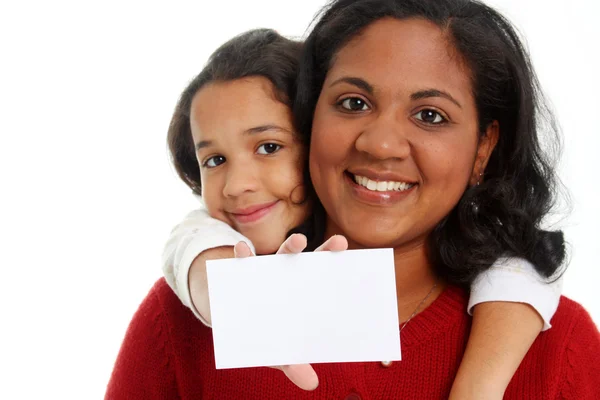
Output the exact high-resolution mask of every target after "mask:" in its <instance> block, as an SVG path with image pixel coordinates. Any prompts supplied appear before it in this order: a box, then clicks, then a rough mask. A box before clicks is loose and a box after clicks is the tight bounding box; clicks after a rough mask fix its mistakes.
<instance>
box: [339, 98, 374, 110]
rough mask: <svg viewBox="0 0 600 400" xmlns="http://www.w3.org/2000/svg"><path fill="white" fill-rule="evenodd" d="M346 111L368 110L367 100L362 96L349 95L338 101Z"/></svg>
mask: <svg viewBox="0 0 600 400" xmlns="http://www.w3.org/2000/svg"><path fill="white" fill-rule="evenodd" d="M338 104H339V105H340V106H342V108H343V109H344V110H346V111H367V110H368V109H369V106H368V105H367V102H366V101H364V100H363V99H361V98H360V97H347V98H345V99H343V100H342V101H341V102H340V103H338Z"/></svg>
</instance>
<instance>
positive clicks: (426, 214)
mask: <svg viewBox="0 0 600 400" xmlns="http://www.w3.org/2000/svg"><path fill="white" fill-rule="evenodd" d="M459 3H460V4H459V5H460V6H461V7H460V8H457V7H449V5H450V2H440V1H430V2H428V1H420V2H418V3H417V2H415V3H414V4H413V3H411V2H393V1H389V2H386V1H339V2H335V3H333V4H332V6H331V8H330V9H329V10H327V11H326V12H325V14H324V15H323V16H322V18H321V19H320V21H319V22H318V23H317V25H316V26H315V29H314V31H313V32H312V33H311V35H310V36H309V38H308V40H307V49H306V53H305V56H306V59H305V60H304V61H305V63H304V65H305V68H306V70H304V71H302V73H301V76H300V79H299V86H298V88H299V90H298V96H297V104H296V106H295V107H296V110H295V111H296V116H297V117H298V120H299V121H300V126H301V128H302V130H301V133H302V134H305V135H306V137H307V138H309V137H310V146H311V151H310V172H311V177H312V181H313V184H314V186H315V190H316V192H317V194H318V195H319V198H320V199H321V200H322V202H323V205H324V208H325V210H326V213H327V221H326V226H325V228H326V234H327V236H329V235H332V234H335V233H341V234H343V235H345V236H346V237H348V239H349V242H350V245H351V247H353V248H365V247H384V246H390V247H394V249H395V256H396V271H397V273H396V275H397V277H396V278H397V279H396V280H397V283H398V306H399V311H400V315H401V319H402V320H404V321H406V320H407V319H409V316H410V315H411V314H412V312H413V311H414V309H415V306H417V305H418V304H419V303H421V301H423V299H426V301H425V306H426V307H427V308H426V309H425V310H424V311H423V312H422V313H420V314H418V315H417V316H415V317H414V318H413V319H411V320H410V323H409V324H407V325H405V327H406V329H404V330H403V331H402V334H403V359H404V361H402V362H401V363H395V364H393V365H392V366H391V367H390V368H387V369H386V368H383V367H381V366H380V365H374V364H373V363H370V364H369V363H356V364H354V363H353V364H342V365H335V364H334V365H316V366H315V369H316V370H317V373H318V374H319V377H320V378H321V385H320V387H319V388H318V389H317V390H315V391H314V392H299V391H292V390H290V389H291V384H289V383H288V386H286V382H282V381H281V380H277V379H276V375H273V373H274V372H273V371H271V370H268V369H244V370H233V371H215V370H214V368H211V364H212V357H211V356H212V346H211V338H210V332H209V330H208V329H204V328H203V327H202V326H200V325H199V324H196V325H192V324H191V323H190V326H189V328H186V329H187V332H184V333H181V332H176V334H177V337H172V336H170V335H173V332H172V331H170V330H169V329H168V326H169V325H167V322H169V321H172V320H179V321H181V320H185V318H186V317H185V316H184V315H182V312H183V311H185V310H183V311H181V308H179V309H178V308H177V305H178V304H179V303H178V301H177V299H176V298H175V297H174V296H173V295H172V293H171V294H170V297H169V294H167V293H165V290H166V291H168V290H169V288H168V287H165V286H163V288H162V289H161V292H160V293H154V295H153V296H152V298H149V299H147V301H146V302H145V304H144V305H143V306H142V308H141V309H140V313H138V314H139V315H140V318H142V317H144V318H143V319H144V321H145V322H146V323H147V324H146V326H143V325H140V326H139V331H138V332H134V334H136V333H137V334H139V335H140V336H143V335H144V334H145V333H146V332H147V331H148V330H149V329H154V328H155V327H156V325H158V326H159V327H161V328H162V329H161V330H160V331H161V332H162V334H161V335H162V336H161V337H163V338H168V339H169V340H168V341H167V340H166V339H165V340H164V341H162V342H161V343H163V344H166V343H169V347H168V348H167V349H160V348H149V349H148V357H149V359H151V357H152V355H153V354H154V353H153V352H157V351H161V350H163V352H164V353H165V354H167V357H162V358H160V360H163V361H164V365H163V367H164V369H162V370H159V371H149V372H151V373H153V374H158V375H159V376H161V373H162V377H163V378H164V377H165V375H168V376H167V378H169V380H171V381H172V382H173V385H170V386H168V387H167V386H163V387H152V385H149V386H148V388H147V389H148V391H149V393H150V392H152V390H153V389H154V390H155V394H158V395H162V396H163V397H164V396H168V395H169V393H167V392H164V393H163V392H161V391H162V390H166V389H165V387H167V388H168V389H171V390H174V392H172V394H174V395H177V393H179V395H181V396H183V395H182V393H185V394H186V395H189V396H190V397H193V396H196V398H198V397H202V398H221V399H224V398H236V399H237V398H261V399H268V398H323V399H329V398H343V397H345V396H350V395H354V398H357V397H356V396H358V395H361V396H362V397H363V398H444V397H447V395H448V392H449V389H450V386H451V383H452V379H453V377H454V374H455V372H456V369H457V367H458V364H459V361H460V358H461V356H462V353H463V350H464V346H465V341H466V337H467V332H468V329H469V319H468V318H467V316H466V314H465V313H464V308H465V305H466V295H465V293H464V292H463V291H462V290H461V289H459V288H458V287H457V284H459V283H462V282H465V281H469V279H471V277H472V276H474V274H476V273H477V272H478V271H480V270H482V269H484V268H487V267H489V265H491V263H493V262H494V261H496V259H497V258H499V257H501V256H503V255H517V256H524V257H526V258H528V259H530V260H533V261H540V262H536V265H542V266H547V268H548V269H547V270H546V272H547V273H548V274H550V273H552V272H554V270H556V268H557V267H558V265H560V262H561V261H562V256H563V254H562V236H560V234H552V233H547V232H542V231H539V230H538V229H537V227H536V226H537V224H538V223H539V220H540V219H541V218H542V217H543V215H544V212H545V207H546V206H547V205H548V204H549V203H548V200H549V198H550V196H549V193H548V187H547V186H545V185H544V182H543V178H547V176H546V173H547V172H548V171H547V170H546V169H545V164H544V163H543V162H541V163H540V157H539V156H540V155H541V153H540V152H539V149H538V148H537V135H536V130H535V124H534V123H533V122H534V118H535V115H534V114H533V111H534V109H533V105H535V101H534V98H535V96H534V86H533V83H532V76H531V74H530V70H529V68H528V64H527V62H526V58H524V56H523V53H522V51H521V49H520V48H519V46H518V42H516V45H515V42H513V41H511V34H512V30H510V27H507V26H506V25H505V24H504V21H503V20H502V19H501V18H500V17H499V16H498V15H497V14H496V13H495V12H493V11H492V10H489V9H487V8H485V7H483V6H480V5H478V4H476V3H471V2H459ZM457 10H458V11H457ZM436 12H437V13H438V15H436V14H435V13H436ZM390 17H391V18H390ZM415 17H419V18H415ZM461 19H462V20H461ZM461 24H462V25H464V27H466V28H468V29H462V30H461ZM478 28H479V29H480V31H479V32H477V29H478ZM494 29H496V31H494ZM488 30H489V31H488ZM481 31H483V33H486V34H488V35H487V36H486V35H482V32H481ZM490 32H491V33H490ZM358 33H360V35H359V34H358ZM470 35H472V37H470ZM399 38H401V40H399ZM482 38H485V39H482ZM468 39H472V41H474V42H475V44H477V43H480V46H479V47H474V46H473V45H472V44H469V40H468ZM498 54H502V55H503V57H502V59H501V60H499V61H498V57H497V55H498ZM474 55H476V56H477V57H475V56H474ZM486 55H487V56H488V57H485V56H486ZM491 55H494V57H490V56H491ZM479 56H481V57H479ZM474 60H479V61H483V62H491V65H484V66H483V67H486V68H485V73H487V74H497V76H494V77H493V78H492V79H490V81H487V82H486V81H483V80H482V78H484V74H483V73H482V72H481V70H478V67H479V68H481V67H482V66H478V65H476V63H475V62H474ZM488 67H491V68H488ZM494 67H495V68H494ZM494 85H496V86H494ZM519 90H521V92H520V93H519ZM527 111H529V112H531V113H527ZM313 113H314V118H313ZM311 127H312V136H311ZM542 160H543V159H542ZM484 171H485V174H484ZM482 175H485V178H486V179H485V180H483V179H481V177H482ZM382 181H386V182H390V183H392V184H393V185H397V184H399V185H401V186H402V187H403V188H404V189H403V190H402V191H401V192H400V193H398V194H396V193H390V192H389V190H382V191H378V190H373V185H372V182H382ZM507 182H508V183H507ZM478 184H479V185H478ZM539 209H541V210H542V211H539V212H538V211H537V210H539ZM356 221H361V224H360V225H357V224H356V223H355V222H356ZM468 225H471V226H468ZM359 226H360V229H358V227H359ZM517 234H518V235H520V237H515V236H518V235H517ZM430 294H431V295H430ZM436 298H437V300H435V302H434V299H436ZM161 302H162V305H161V307H162V308H160V309H168V310H170V312H169V313H168V314H167V315H164V314H163V315H161V316H160V318H159V315H158V314H156V313H155V312H154V310H156V309H157V308H156V307H154V306H155V305H156V304H157V303H161ZM432 303H433V304H432ZM186 315H189V314H186ZM554 325H555V327H554V329H552V330H551V331H550V332H548V333H547V334H542V335H541V336H540V337H539V338H538V340H537V341H536V343H535V344H534V346H533V348H532V350H531V352H530V354H529V355H528V356H527V358H526V359H525V361H524V362H523V364H522V366H521V368H520V370H519V371H518V372H517V375H516V376H515V379H514V380H513V382H512V383H511V385H510V386H509V388H508V390H507V397H508V398H523V397H527V398H548V397H558V395H559V394H560V395H562V396H563V397H566V398H586V396H587V397H588V398H592V396H595V395H597V393H595V392H594V390H595V388H596V387H597V386H598V383H599V378H598V372H597V369H594V368H595V367H594V363H593V360H592V359H591V357H592V356H591V355H590V353H587V352H589V351H590V350H591V354H594V353H593V352H594V351H595V352H596V353H597V352H598V351H599V350H600V345H599V340H598V332H597V330H596V329H595V327H594V325H593V323H592V322H591V321H590V319H589V316H588V315H587V314H586V313H585V312H584V311H583V310H582V309H581V308H580V307H578V306H577V305H576V304H575V303H573V302H570V301H568V300H563V301H562V302H561V305H560V307H559V311H558V312H557V314H556V317H555V320H554ZM192 331H193V332H192ZM194 335H195V339H194V342H193V343H189V342H186V341H185V340H182V339H183V338H188V339H189V338H190V337H194ZM186 343H187V344H186ZM582 343H585V345H586V346H585V347H584V346H582ZM186 346H187V347H186ZM155 347H159V346H155ZM186 350H189V352H190V353H191V354H186ZM567 357H568V360H567ZM192 360H193V361H192ZM147 361H148V360H143V359H141V360H139V366H140V371H141V373H142V374H143V373H144V372H148V371H146V370H145V369H144V366H145V365H146V362H147ZM186 363H187V365H186ZM539 365H542V366H543V368H545V369H546V370H547V371H548V372H550V373H548V374H543V373H541V374H540V373H539V370H538V368H539V367H538V366H539ZM190 367H195V368H190ZM163 381H164V379H163ZM149 383H151V381H150V382H149ZM528 390H532V391H533V392H532V393H529V392H528ZM536 396H537V397H536Z"/></svg>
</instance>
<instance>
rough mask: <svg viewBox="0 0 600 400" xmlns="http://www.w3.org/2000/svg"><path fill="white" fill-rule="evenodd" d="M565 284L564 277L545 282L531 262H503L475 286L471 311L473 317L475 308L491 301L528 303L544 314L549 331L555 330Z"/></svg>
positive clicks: (478, 278)
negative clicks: (553, 320) (555, 319)
mask: <svg viewBox="0 0 600 400" xmlns="http://www.w3.org/2000/svg"><path fill="white" fill-rule="evenodd" d="M562 283H563V281H562V277H560V278H559V279H557V280H552V279H550V280H548V279H545V278H543V277H542V276H541V275H540V274H539V273H538V272H537V271H536V270H535V268H534V266H533V265H532V264H531V263H530V262H528V261H527V260H524V259H522V258H515V257H508V258H500V259H498V261H496V262H495V263H494V265H492V266H491V267H490V268H489V269H488V270H486V271H484V272H482V273H481V274H479V275H478V276H477V278H475V281H473V283H472V284H471V297H470V298H469V305H468V309H467V311H468V312H469V314H471V315H473V314H472V313H473V307H474V306H476V305H477V304H479V303H485V302H488V301H507V302H514V303H526V304H529V305H530V306H532V307H533V308H534V309H535V310H536V311H537V312H538V313H539V314H540V316H541V317H542V319H543V320H544V327H543V329H542V330H543V331H545V330H547V329H550V328H551V327H552V325H550V320H551V319H552V317H553V316H554V313H555V312H556V309H557V308H558V302H559V300H560V295H561V293H562Z"/></svg>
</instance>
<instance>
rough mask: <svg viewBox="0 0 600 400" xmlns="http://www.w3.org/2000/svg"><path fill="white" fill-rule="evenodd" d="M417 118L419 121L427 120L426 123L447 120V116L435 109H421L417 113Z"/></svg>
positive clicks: (437, 122)
mask: <svg viewBox="0 0 600 400" xmlns="http://www.w3.org/2000/svg"><path fill="white" fill-rule="evenodd" d="M415 118H416V119H418V120H419V121H422V122H425V123H426V124H431V125H437V124H441V123H443V122H446V121H447V120H446V118H444V117H443V116H442V114H440V113H439V112H437V111H435V110H430V109H426V110H421V111H419V112H418V113H416V114H415Z"/></svg>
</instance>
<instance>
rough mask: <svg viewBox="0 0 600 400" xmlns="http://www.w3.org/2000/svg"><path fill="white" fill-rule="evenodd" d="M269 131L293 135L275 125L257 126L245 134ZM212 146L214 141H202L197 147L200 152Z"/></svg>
mask: <svg viewBox="0 0 600 400" xmlns="http://www.w3.org/2000/svg"><path fill="white" fill-rule="evenodd" d="M267 131H278V132H282V133H288V134H290V135H292V134H293V132H292V131H291V130H289V129H288V128H284V127H282V126H279V125H275V124H267V125H259V126H255V127H252V128H249V129H246V130H245V131H244V134H249V135H252V134H258V133H263V132H267ZM212 144H213V142H212V140H201V141H199V142H198V143H196V145H195V147H196V151H198V150H200V149H204V148H206V147H210V146H212Z"/></svg>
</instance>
